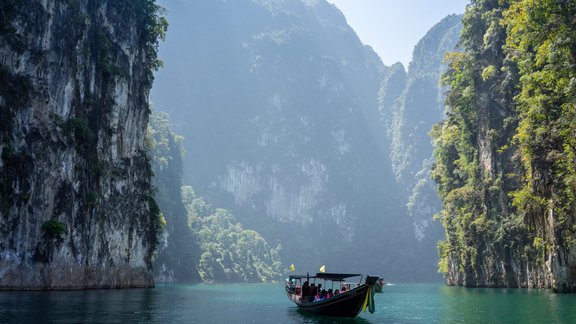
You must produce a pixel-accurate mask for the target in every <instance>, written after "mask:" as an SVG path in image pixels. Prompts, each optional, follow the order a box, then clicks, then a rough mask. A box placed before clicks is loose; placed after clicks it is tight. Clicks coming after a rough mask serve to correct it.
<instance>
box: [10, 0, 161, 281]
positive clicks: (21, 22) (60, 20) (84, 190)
mask: <svg viewBox="0 0 576 324" xmlns="http://www.w3.org/2000/svg"><path fill="white" fill-rule="evenodd" d="M158 9H159V8H158V7H157V6H156V5H155V4H154V1H132V0H121V1H106V0H104V1H94V0H77V1H74V0H70V1H63V0H30V1H25V2H24V1H18V0H8V1H2V4H1V5H0V16H1V17H2V18H1V21H0V154H1V159H0V289H81V288H104V287H109V288H112V287H114V288H116V287H136V286H138V287H149V286H152V285H153V281H152V271H151V258H152V254H153V251H154V248H155V244H156V240H157V231H158V228H159V221H158V208H157V206H156V204H155V202H154V199H153V192H152V189H151V185H150V178H151V175H152V172H151V169H150V166H149V162H148V158H147V157H146V155H145V153H144V151H143V140H144V135H145V130H146V125H147V122H148V114H149V108H148V92H149V88H150V86H151V83H152V74H151V69H153V68H154V67H156V66H157V60H156V46H157V42H158V36H161V34H162V33H163V31H164V30H165V26H166V25H165V21H164V20H163V19H162V18H161V17H159V16H158Z"/></svg>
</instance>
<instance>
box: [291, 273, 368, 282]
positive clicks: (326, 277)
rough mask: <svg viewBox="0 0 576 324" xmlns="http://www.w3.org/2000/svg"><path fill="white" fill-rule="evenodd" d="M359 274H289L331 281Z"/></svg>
mask: <svg viewBox="0 0 576 324" xmlns="http://www.w3.org/2000/svg"><path fill="white" fill-rule="evenodd" d="M360 276H361V274H357V273H329V272H319V273H317V274H316V275H313V276H311V275H290V279H314V278H317V279H324V280H332V281H344V280H345V279H347V278H352V277H360Z"/></svg>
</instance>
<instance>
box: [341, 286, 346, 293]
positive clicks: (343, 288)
mask: <svg viewBox="0 0 576 324" xmlns="http://www.w3.org/2000/svg"><path fill="white" fill-rule="evenodd" d="M345 292H346V286H344V285H342V292H341V293H342V294H343V293H345Z"/></svg>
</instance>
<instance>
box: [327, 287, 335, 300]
mask: <svg viewBox="0 0 576 324" xmlns="http://www.w3.org/2000/svg"><path fill="white" fill-rule="evenodd" d="M332 296H334V293H333V292H332V288H330V289H328V292H327V293H326V298H330V297H332Z"/></svg>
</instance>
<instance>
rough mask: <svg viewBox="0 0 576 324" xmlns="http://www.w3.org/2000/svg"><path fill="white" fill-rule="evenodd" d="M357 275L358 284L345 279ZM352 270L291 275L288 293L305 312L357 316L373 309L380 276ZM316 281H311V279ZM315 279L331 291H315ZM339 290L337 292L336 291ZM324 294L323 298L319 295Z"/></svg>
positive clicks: (287, 288) (287, 284) (288, 281)
mask: <svg viewBox="0 0 576 324" xmlns="http://www.w3.org/2000/svg"><path fill="white" fill-rule="evenodd" d="M355 277H358V278H359V281H358V283H352V282H348V281H346V280H347V279H349V278H355ZM362 279H363V276H362V275H360V274H350V273H317V274H316V275H314V276H310V275H308V274H306V275H291V276H290V277H289V278H288V279H287V280H286V286H285V288H286V294H287V295H288V298H289V299H290V300H291V301H292V302H293V303H295V304H296V305H297V306H298V308H299V309H300V310H302V311H305V312H308V313H311V314H315V315H323V316H337V317H351V318H353V317H356V316H358V314H359V313H360V312H361V311H362V310H363V309H364V310H365V309H366V308H368V310H369V311H370V312H371V313H373V312H374V286H375V284H376V281H377V280H378V277H372V276H366V280H365V282H364V283H362ZM311 280H312V281H313V282H312V283H311V282H310V281H311ZM316 281H319V282H318V284H319V285H323V287H324V289H326V288H327V287H331V288H330V290H331V291H332V294H328V295H326V294H325V293H324V294H322V295H321V294H320V292H318V293H316V294H315V293H314V292H313V291H312V289H313V288H312V287H315V283H316ZM337 291H338V293H337ZM319 296H321V297H320V298H318V297H319Z"/></svg>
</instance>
